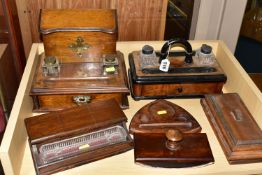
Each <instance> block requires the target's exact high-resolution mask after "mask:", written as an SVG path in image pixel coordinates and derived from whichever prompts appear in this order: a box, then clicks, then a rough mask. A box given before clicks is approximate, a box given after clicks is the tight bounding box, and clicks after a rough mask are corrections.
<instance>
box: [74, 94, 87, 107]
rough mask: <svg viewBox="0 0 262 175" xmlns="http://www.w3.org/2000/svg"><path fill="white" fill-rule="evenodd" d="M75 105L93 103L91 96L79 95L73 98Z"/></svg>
mask: <svg viewBox="0 0 262 175" xmlns="http://www.w3.org/2000/svg"><path fill="white" fill-rule="evenodd" d="M73 101H74V103H76V104H77V105H78V106H80V105H83V104H86V103H89V102H90V101H91V96H88V95H87V96H85V95H78V96H74V97H73Z"/></svg>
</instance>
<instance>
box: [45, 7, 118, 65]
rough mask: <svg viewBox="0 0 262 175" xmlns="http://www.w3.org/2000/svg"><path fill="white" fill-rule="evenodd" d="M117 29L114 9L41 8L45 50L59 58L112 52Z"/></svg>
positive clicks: (89, 58) (85, 58)
mask: <svg viewBox="0 0 262 175" xmlns="http://www.w3.org/2000/svg"><path fill="white" fill-rule="evenodd" d="M117 29H118V28H117V15H116V10H110V9H88V10H80V9H77V10H75V9H71V10H69V9H66V10H50V9H42V10H41V16H40V33H41V34H42V39H43V43H44V49H45V54H46V56H56V57H58V59H59V61H60V62H76V61H80V62H83V61H92V60H94V59H99V58H101V56H102V54H115V53H116V40H117Z"/></svg>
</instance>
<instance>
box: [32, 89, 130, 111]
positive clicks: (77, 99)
mask: <svg viewBox="0 0 262 175" xmlns="http://www.w3.org/2000/svg"><path fill="white" fill-rule="evenodd" d="M32 97H33V101H34V111H35V112H44V111H57V110H62V109H66V108H71V107H76V106H80V105H84V104H87V103H92V102H96V101H101V100H106V99H111V98H114V99H115V100H116V101H117V102H118V104H119V105H120V106H121V107H122V108H123V109H126V108H128V102H127V94H125V93H105V94H102V93H101V94H99V93H98V94H65V95H64V94H61V95H60V94H59V95H37V96H32Z"/></svg>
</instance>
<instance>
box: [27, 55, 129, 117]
mask: <svg viewBox="0 0 262 175" xmlns="http://www.w3.org/2000/svg"><path fill="white" fill-rule="evenodd" d="M107 55H108V54H107ZM113 56H114V58H115V59H116V60H117V63H118V64H117V66H116V67H115V68H114V69H115V73H112V74H111V73H105V72H104V70H106V68H105V66H104V65H103V62H71V63H60V72H59V73H58V75H55V76H48V75H46V76H45V75H43V67H42V65H43V60H44V59H45V56H44V54H42V55H40V56H39V57H38V65H37V68H36V72H35V76H34V80H33V82H32V86H31V91H30V95H31V96H32V98H33V103H34V111H35V112H43V111H57V110H62V109H66V108H70V107H75V106H79V105H82V104H86V103H92V102H96V101H101V100H106V99H110V98H114V99H115V100H116V101H117V102H118V104H119V105H120V106H121V107H122V108H123V109H126V108H128V106H129V105H128V100H127V95H129V89H128V82H127V75H126V67H125V62H124V56H123V54H122V53H120V52H117V54H116V55H114V54H113Z"/></svg>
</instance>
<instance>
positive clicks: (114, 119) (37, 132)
mask: <svg viewBox="0 0 262 175" xmlns="http://www.w3.org/2000/svg"><path fill="white" fill-rule="evenodd" d="M126 121H127V118H126V116H125V114H124V112H123V111H122V110H121V108H120V107H119V105H118V103H117V102H116V101H115V100H113V99H110V100H106V101H99V102H96V103H90V104H87V105H83V106H80V107H76V108H70V109H66V110H63V111H59V112H52V113H47V114H43V115H40V116H35V117H30V118H26V119H25V125H26V128H27V133H28V137H29V140H30V141H31V143H32V144H34V143H37V142H41V141H44V140H47V139H55V138H62V137H64V136H70V135H73V134H77V133H86V132H90V131H94V130H97V129H100V128H105V127H108V126H112V125H114V124H118V123H121V122H126Z"/></svg>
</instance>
